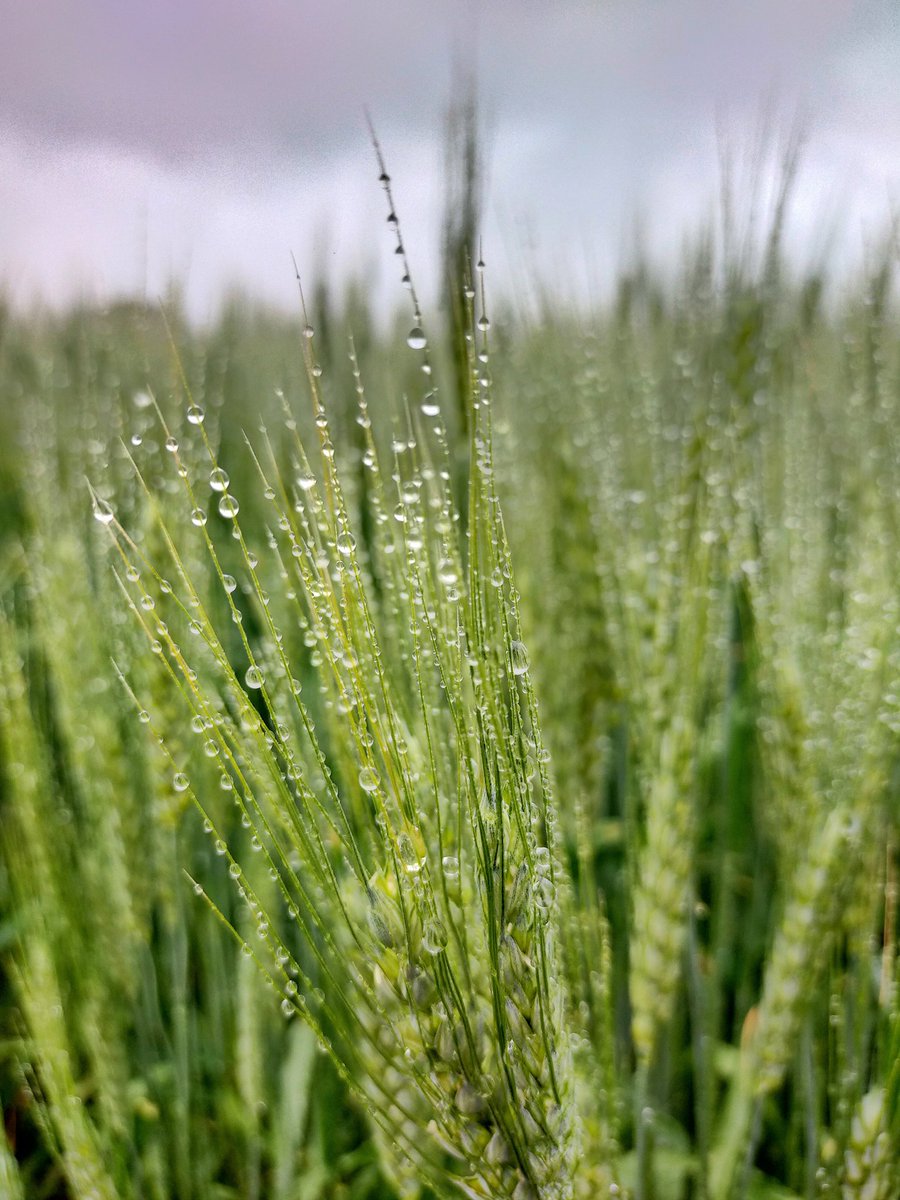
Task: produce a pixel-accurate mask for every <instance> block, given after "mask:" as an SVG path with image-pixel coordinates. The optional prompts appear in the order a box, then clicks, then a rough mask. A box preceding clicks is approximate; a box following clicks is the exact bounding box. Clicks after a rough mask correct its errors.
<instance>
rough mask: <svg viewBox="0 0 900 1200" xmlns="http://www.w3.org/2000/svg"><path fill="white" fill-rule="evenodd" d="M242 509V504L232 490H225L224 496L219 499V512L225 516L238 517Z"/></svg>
mask: <svg viewBox="0 0 900 1200" xmlns="http://www.w3.org/2000/svg"><path fill="white" fill-rule="evenodd" d="M239 511H240V505H239V504H238V502H237V500H235V498H234V496H232V495H231V493H230V492H223V494H222V498H221V499H220V500H219V513H220V514H221V515H222V516H223V517H232V518H234V517H236V516H237V515H238V512H239Z"/></svg>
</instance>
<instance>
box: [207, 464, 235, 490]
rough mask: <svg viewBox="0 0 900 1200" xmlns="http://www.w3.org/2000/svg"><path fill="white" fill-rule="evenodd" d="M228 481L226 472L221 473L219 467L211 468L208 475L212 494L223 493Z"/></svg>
mask: <svg viewBox="0 0 900 1200" xmlns="http://www.w3.org/2000/svg"><path fill="white" fill-rule="evenodd" d="M229 482H230V480H229V478H228V472H227V471H223V470H222V468H221V467H213V469H212V470H211V471H210V473H209V486H210V487H211V488H212V490H213V491H214V492H224V491H226V490H227V488H228V484H229Z"/></svg>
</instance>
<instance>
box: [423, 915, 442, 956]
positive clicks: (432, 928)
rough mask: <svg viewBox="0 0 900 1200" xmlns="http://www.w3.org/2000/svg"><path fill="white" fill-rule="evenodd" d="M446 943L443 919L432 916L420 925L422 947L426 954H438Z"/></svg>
mask: <svg viewBox="0 0 900 1200" xmlns="http://www.w3.org/2000/svg"><path fill="white" fill-rule="evenodd" d="M446 945H447V930H446V927H445V926H444V923H443V921H440V920H438V918H437V917H433V918H432V919H431V920H429V921H426V922H425V924H424V925H423V926H422V948H423V950H425V951H426V953H428V954H440V952H441V951H442V950H443V949H444V947H445V946H446Z"/></svg>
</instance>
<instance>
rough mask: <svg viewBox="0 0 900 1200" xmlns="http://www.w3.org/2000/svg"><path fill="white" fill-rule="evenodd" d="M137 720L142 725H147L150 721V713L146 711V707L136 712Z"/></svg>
mask: <svg viewBox="0 0 900 1200" xmlns="http://www.w3.org/2000/svg"><path fill="white" fill-rule="evenodd" d="M138 720H139V721H140V722H141V724H142V725H148V724H149V723H150V714H149V713H148V712H147V710H146V708H142V709H141V711H140V712H139V713H138Z"/></svg>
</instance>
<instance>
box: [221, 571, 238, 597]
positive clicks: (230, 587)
mask: <svg viewBox="0 0 900 1200" xmlns="http://www.w3.org/2000/svg"><path fill="white" fill-rule="evenodd" d="M222 587H223V588H224V589H225V591H226V592H228V594H229V596H230V595H231V593H232V592H233V591H234V590H235V588H236V587H237V580H236V579H235V577H234V576H233V575H223V576H222Z"/></svg>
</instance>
